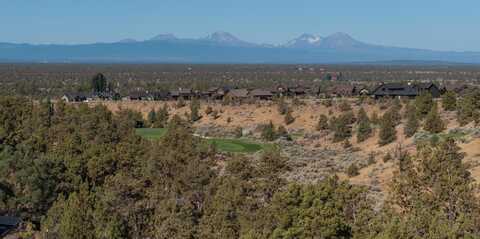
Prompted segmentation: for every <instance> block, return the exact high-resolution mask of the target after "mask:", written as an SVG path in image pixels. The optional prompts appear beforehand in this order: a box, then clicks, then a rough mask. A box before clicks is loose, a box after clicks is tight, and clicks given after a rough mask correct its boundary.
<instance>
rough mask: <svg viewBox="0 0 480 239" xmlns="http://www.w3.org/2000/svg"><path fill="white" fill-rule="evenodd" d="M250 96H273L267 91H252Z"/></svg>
mask: <svg viewBox="0 0 480 239" xmlns="http://www.w3.org/2000/svg"><path fill="white" fill-rule="evenodd" d="M250 95H251V96H254V97H255V96H273V94H272V92H271V91H269V90H262V89H254V90H252V91H251V92H250Z"/></svg>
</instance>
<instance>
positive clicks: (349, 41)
mask: <svg viewBox="0 0 480 239" xmlns="http://www.w3.org/2000/svg"><path fill="white" fill-rule="evenodd" d="M367 45H368V44H366V43H363V42H360V41H357V40H355V39H354V38H353V37H351V36H350V35H348V34H347V33H343V32H337V33H334V34H332V35H330V36H328V37H325V38H324V39H323V41H322V44H321V47H323V48H334V49H346V48H358V47H364V46H367Z"/></svg>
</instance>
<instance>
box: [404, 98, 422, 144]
mask: <svg viewBox="0 0 480 239" xmlns="http://www.w3.org/2000/svg"><path fill="white" fill-rule="evenodd" d="M405 113H406V118H407V122H406V123H405V127H404V128H403V133H404V135H405V136H406V137H408V138H409V137H412V136H413V135H414V134H415V133H416V132H417V130H418V127H419V122H418V118H417V114H416V110H415V106H414V105H413V104H409V105H408V106H407V110H406V111H405Z"/></svg>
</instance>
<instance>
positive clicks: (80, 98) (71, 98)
mask: <svg viewBox="0 0 480 239" xmlns="http://www.w3.org/2000/svg"><path fill="white" fill-rule="evenodd" d="M62 100H63V101H65V102H85V101H87V95H86V94H84V93H79V92H77V93H66V94H64V95H63V96H62Z"/></svg>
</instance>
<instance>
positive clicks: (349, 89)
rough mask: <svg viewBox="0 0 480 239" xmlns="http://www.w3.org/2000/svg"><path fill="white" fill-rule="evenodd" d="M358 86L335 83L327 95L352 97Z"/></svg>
mask: <svg viewBox="0 0 480 239" xmlns="http://www.w3.org/2000/svg"><path fill="white" fill-rule="evenodd" d="M356 92H357V88H356V87H355V86H354V85H333V86H332V87H330V88H329V89H328V90H327V95H329V96H333V97H350V96H354V95H356Z"/></svg>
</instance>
